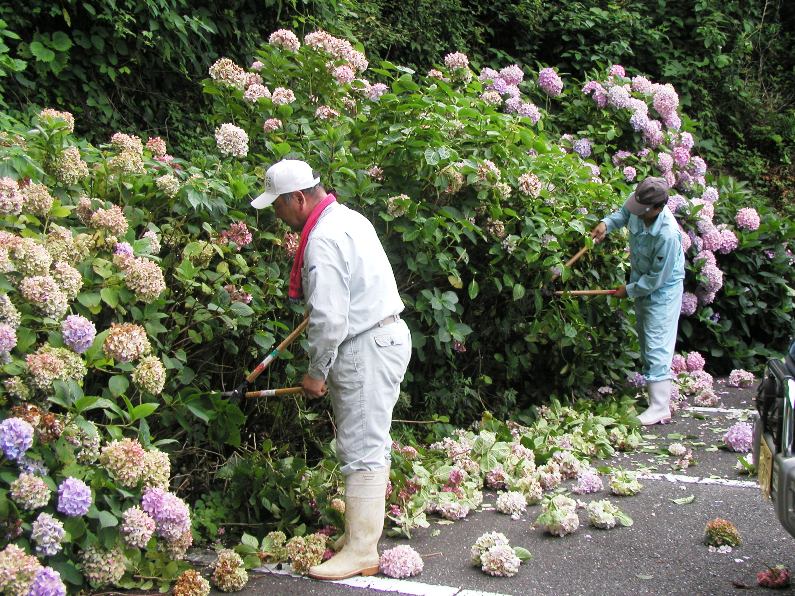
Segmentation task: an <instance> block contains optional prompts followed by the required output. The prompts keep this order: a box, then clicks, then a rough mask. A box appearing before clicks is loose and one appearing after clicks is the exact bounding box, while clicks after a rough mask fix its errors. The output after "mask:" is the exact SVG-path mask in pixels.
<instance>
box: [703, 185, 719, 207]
mask: <svg viewBox="0 0 795 596" xmlns="http://www.w3.org/2000/svg"><path fill="white" fill-rule="evenodd" d="M718 196H719V195H718V189H717V188H715V187H714V186H708V187H707V188H705V189H704V192H703V193H702V194H701V200H702V201H704V202H706V203H714V202H715V201H717V200H718Z"/></svg>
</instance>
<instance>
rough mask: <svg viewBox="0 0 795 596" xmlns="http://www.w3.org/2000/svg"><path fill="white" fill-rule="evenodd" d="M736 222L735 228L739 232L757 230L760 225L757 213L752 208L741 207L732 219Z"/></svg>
mask: <svg viewBox="0 0 795 596" xmlns="http://www.w3.org/2000/svg"><path fill="white" fill-rule="evenodd" d="M734 221H735V222H737V227H738V228H740V229H741V230H750V231H753V230H758V229H759V225H760V223H761V219H760V218H759V213H757V212H756V209H754V208H753V207H743V208H742V209H740V210H739V211H738V212H737V215H736V216H735V218H734Z"/></svg>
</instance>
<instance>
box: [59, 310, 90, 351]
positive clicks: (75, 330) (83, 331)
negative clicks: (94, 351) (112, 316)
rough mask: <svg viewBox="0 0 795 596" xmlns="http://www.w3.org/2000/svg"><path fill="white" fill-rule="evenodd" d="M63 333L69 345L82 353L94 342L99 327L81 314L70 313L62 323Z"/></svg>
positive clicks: (64, 340)
mask: <svg viewBox="0 0 795 596" xmlns="http://www.w3.org/2000/svg"><path fill="white" fill-rule="evenodd" d="M61 334H62V335H63V342H64V343H65V344H66V345H67V346H69V347H70V348H71V349H72V350H74V351H75V352H77V353H78V354H82V353H83V352H85V351H86V350H88V348H90V347H91V344H93V343H94V338H95V337H96V336H97V328H96V327H95V326H94V323H92V322H91V321H89V320H88V319H87V318H85V317H83V316H81V315H69V316H68V317H66V318H65V319H64V321H63V323H61Z"/></svg>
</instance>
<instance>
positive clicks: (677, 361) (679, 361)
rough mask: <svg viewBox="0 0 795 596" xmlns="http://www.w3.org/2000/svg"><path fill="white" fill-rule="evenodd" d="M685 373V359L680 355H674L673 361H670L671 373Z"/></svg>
mask: <svg viewBox="0 0 795 596" xmlns="http://www.w3.org/2000/svg"><path fill="white" fill-rule="evenodd" d="M686 371H687V362H686V361H685V357H684V356H682V355H681V354H674V357H673V360H672V361H671V372H672V373H673V374H675V375H678V374H679V373H683V372H686Z"/></svg>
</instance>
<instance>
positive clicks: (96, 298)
mask: <svg viewBox="0 0 795 596" xmlns="http://www.w3.org/2000/svg"><path fill="white" fill-rule="evenodd" d="M101 300H102V297H101V296H100V295H99V293H97V292H83V293H81V294H78V295H77V301H78V302H79V303H80V304H82V305H83V306H85V307H87V308H90V307H92V306H99V303H100V301H101Z"/></svg>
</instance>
